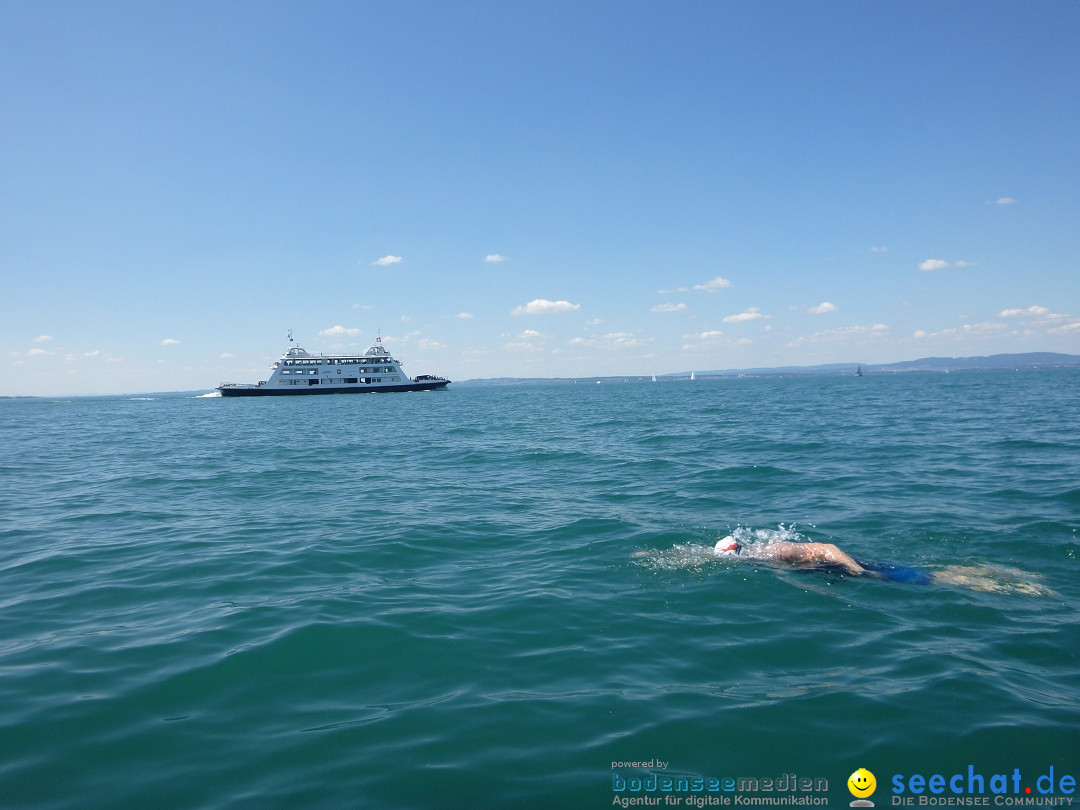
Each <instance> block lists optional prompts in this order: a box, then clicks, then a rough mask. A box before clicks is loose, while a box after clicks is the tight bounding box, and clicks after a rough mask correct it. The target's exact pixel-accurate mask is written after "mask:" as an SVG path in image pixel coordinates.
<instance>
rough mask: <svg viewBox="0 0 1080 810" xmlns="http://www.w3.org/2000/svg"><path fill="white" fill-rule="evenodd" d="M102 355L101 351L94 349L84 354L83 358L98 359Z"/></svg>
mask: <svg viewBox="0 0 1080 810" xmlns="http://www.w3.org/2000/svg"><path fill="white" fill-rule="evenodd" d="M99 354H101V349H94V350H93V351H92V352H83V357H97V356H98V355H99Z"/></svg>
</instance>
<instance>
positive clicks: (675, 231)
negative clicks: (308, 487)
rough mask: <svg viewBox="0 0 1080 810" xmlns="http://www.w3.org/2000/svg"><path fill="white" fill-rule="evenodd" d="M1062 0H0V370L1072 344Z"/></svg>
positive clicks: (874, 358) (619, 369) (807, 359)
mask: <svg viewBox="0 0 1080 810" xmlns="http://www.w3.org/2000/svg"><path fill="white" fill-rule="evenodd" d="M1077 41H1080V4H1078V3H1076V2H1035V3H1030V2H1009V3H1002V2H993V1H992V0H983V1H981V2H937V1H935V2H896V3H866V2H828V0H822V2H770V1H769V0H755V2H719V1H717V2H694V3H690V2H659V1H658V2H614V1H613V2H583V1H582V0H577V1H576V2H565V3H564V2H535V3H534V2H525V1H524V0H520V1H519V0H515V1H514V2H504V1H502V0H500V2H447V1H443V2H419V1H416V2H414V1H412V0H401V2H359V1H357V2H329V1H327V2H317V3H301V2H206V3H200V2H155V3H151V2H58V1H57V2H22V1H17V2H11V0H2V2H0V76H2V80H0V184H2V186H0V187H2V189H3V193H2V194H0V273H2V276H3V279H4V287H5V293H4V296H3V297H4V300H5V306H4V307H3V312H4V315H3V324H4V328H3V341H4V343H6V346H5V351H4V354H3V358H4V359H3V362H4V364H5V365H6V368H5V373H4V375H3V384H2V385H0V394H26V395H56V394H90V393H118V392H130V391H154V390H186V389H196V388H207V389H209V388H212V387H213V386H215V385H217V384H218V383H220V382H222V381H225V380H228V381H234V382H254V381H256V380H259V379H265V376H266V370H267V366H268V365H269V364H270V363H271V362H272V361H273V360H274V359H275V358H276V357H277V356H278V355H279V354H280V352H281V351H282V350H283V349H284V348H285V347H286V345H287V340H286V335H287V332H288V330H289V329H294V330H295V333H296V336H297V338H298V340H299V342H301V343H302V344H303V345H304V346H306V347H307V348H308V349H309V350H312V351H336V350H342V349H345V350H350V351H356V350H361V351H362V350H363V349H364V348H366V347H367V346H368V345H369V344H370V343H371V342H372V340H373V339H374V337H375V336H376V334H378V333H380V332H381V334H382V336H383V339H384V342H385V343H386V344H387V345H388V346H389V347H390V348H391V349H392V350H393V351H394V353H395V354H397V355H399V356H400V357H401V358H402V359H403V360H404V361H405V364H406V371H408V372H409V373H411V374H414V375H415V374H421V373H438V374H443V375H446V376H450V377H451V378H453V379H469V378H477V377H492V376H522V377H527V376H587V375H608V374H653V373H657V374H660V373H667V372H675V371H682V370H690V369H698V370H703V369H718V368H744V367H752V366H775V365H788V364H800V365H801V364H816V363H826V362H849V361H850V362H862V363H877V362H891V361H897V360H905V359H914V358H918V357H924V356H931V355H944V356H966V355H980V354H991V353H997V352H1022V351H1062V352H1070V353H1080V282H1078V273H1077V269H1078V263H1077V256H1078V254H1080V199H1078V198H1080V171H1078V168H1080V148H1078V146H1077V144H1080V49H1077V48H1076V42H1077Z"/></svg>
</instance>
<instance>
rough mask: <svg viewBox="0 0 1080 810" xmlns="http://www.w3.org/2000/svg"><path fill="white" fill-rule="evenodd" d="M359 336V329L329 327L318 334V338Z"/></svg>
mask: <svg viewBox="0 0 1080 810" xmlns="http://www.w3.org/2000/svg"><path fill="white" fill-rule="evenodd" d="M359 334H360V330H359V329H354V328H351V327H344V326H331V327H330V328H329V329H323V330H322V331H321V332H319V337H356V336H357V335H359Z"/></svg>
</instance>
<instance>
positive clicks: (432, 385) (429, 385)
mask: <svg viewBox="0 0 1080 810" xmlns="http://www.w3.org/2000/svg"><path fill="white" fill-rule="evenodd" d="M449 384H450V380H424V381H422V382H409V383H400V384H397V385H364V386H360V385H355V386H349V387H348V388H346V387H344V386H337V385H333V386H330V385H327V386H323V385H305V386H289V387H288V388H270V387H269V386H264V385H260V386H254V385H252V386H240V385H223V386H221V387H220V388H218V391H220V392H221V395H222V396H223V397H303V396H308V395H309V394H394V393H400V392H402V391H435V390H436V389H439V388H446V386H448V385H449Z"/></svg>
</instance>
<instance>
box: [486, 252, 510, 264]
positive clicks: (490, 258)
mask: <svg viewBox="0 0 1080 810" xmlns="http://www.w3.org/2000/svg"><path fill="white" fill-rule="evenodd" d="M484 261H485V262H505V261H506V257H505V256H503V255H502V254H501V253H489V254H488V255H487V256H485V257H484Z"/></svg>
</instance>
